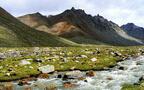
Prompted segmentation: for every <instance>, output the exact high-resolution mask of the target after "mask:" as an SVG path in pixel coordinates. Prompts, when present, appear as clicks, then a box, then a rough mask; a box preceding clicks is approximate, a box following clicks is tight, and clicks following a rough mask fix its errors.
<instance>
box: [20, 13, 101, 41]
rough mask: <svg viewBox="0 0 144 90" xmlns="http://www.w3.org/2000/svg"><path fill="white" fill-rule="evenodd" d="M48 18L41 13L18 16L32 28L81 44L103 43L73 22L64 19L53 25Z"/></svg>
mask: <svg viewBox="0 0 144 90" xmlns="http://www.w3.org/2000/svg"><path fill="white" fill-rule="evenodd" d="M49 17H51V16H49ZM49 17H48V18H49ZM48 18H47V17H46V16H43V15H42V14H40V13H33V14H27V15H24V16H20V17H18V19H19V20H20V21H21V22H23V23H24V24H26V25H29V26H30V27H32V28H35V29H37V30H39V31H44V32H47V33H50V34H53V35H56V36H60V37H64V38H67V39H69V40H71V41H73V42H76V43H79V44H103V43H101V42H99V41H97V40H95V39H93V38H91V37H90V36H89V35H88V34H87V33H85V32H83V31H82V30H81V29H80V28H78V27H76V26H74V25H73V24H71V23H68V22H66V21H64V22H58V23H55V24H54V25H51V22H49V20H48Z"/></svg>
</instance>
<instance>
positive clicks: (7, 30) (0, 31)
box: [0, 8, 144, 46]
mask: <svg viewBox="0 0 144 90" xmlns="http://www.w3.org/2000/svg"><path fill="white" fill-rule="evenodd" d="M139 28H141V27H139ZM135 29H137V28H133V30H131V28H130V26H129V25H123V26H121V27H119V26H118V25H117V24H115V23H114V22H112V21H108V20H107V19H105V18H104V17H102V16H100V15H96V16H92V15H89V14H86V13H85V11H84V10H81V9H75V8H72V9H69V10H66V11H64V12H62V13H60V14H58V15H49V16H44V15H42V14H40V13H38V12H37V13H33V14H27V15H24V16H20V17H17V18H15V17H13V16H12V15H10V14H9V13H8V12H6V11H5V10H4V9H2V8H0V46H75V45H79V44H94V45H105V44H108V45H119V46H121V45H125V46H133V45H143V43H144V42H143V36H144V34H143V33H141V31H142V32H143V30H135ZM142 29H143V28H142ZM135 31H136V32H137V34H134V32H135ZM139 32H140V33H139Z"/></svg>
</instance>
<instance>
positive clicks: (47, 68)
mask: <svg viewBox="0 0 144 90" xmlns="http://www.w3.org/2000/svg"><path fill="white" fill-rule="evenodd" d="M38 69H39V71H41V72H42V73H51V72H54V71H55V68H54V65H46V66H42V67H39V68H38Z"/></svg>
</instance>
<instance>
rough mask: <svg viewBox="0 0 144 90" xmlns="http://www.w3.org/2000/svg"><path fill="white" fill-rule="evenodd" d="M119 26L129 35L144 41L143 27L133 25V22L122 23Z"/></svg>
mask: <svg viewBox="0 0 144 90" xmlns="http://www.w3.org/2000/svg"><path fill="white" fill-rule="evenodd" d="M121 28H122V29H123V30H124V31H125V32H126V33H127V34H128V35H130V36H132V37H135V38H138V39H140V40H142V41H143V42H144V28H143V27H139V26H137V25H135V24H134V23H128V24H125V25H122V26H121Z"/></svg>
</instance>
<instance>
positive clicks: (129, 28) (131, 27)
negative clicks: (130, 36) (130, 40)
mask: <svg viewBox="0 0 144 90" xmlns="http://www.w3.org/2000/svg"><path fill="white" fill-rule="evenodd" d="M121 28H123V29H126V30H133V29H136V28H140V27H138V26H136V25H135V24H134V23H127V24H125V25H122V26H121Z"/></svg>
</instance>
